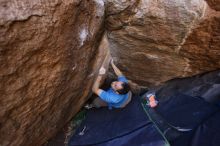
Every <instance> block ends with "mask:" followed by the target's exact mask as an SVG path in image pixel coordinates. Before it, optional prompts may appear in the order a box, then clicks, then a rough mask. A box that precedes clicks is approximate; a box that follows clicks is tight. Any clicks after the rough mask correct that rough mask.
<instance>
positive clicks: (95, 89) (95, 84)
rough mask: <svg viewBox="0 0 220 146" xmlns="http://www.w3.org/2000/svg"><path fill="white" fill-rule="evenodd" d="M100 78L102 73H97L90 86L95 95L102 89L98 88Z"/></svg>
mask: <svg viewBox="0 0 220 146" xmlns="http://www.w3.org/2000/svg"><path fill="white" fill-rule="evenodd" d="M101 80H102V75H98V77H97V79H96V81H95V83H94V84H93V87H92V92H93V93H95V94H96V95H98V96H99V95H100V94H101V92H102V90H101V89H100V88H99V87H100V83H101Z"/></svg>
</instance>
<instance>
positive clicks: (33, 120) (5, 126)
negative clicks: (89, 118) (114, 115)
mask: <svg viewBox="0 0 220 146" xmlns="http://www.w3.org/2000/svg"><path fill="white" fill-rule="evenodd" d="M103 16H104V3H103V2H102V1H101V0H100V1H98V0H73V1H70V0H49V1H42V0H31V1H30V0H20V1H17V0H1V2H0V62H1V63H0V95H1V96H0V145H1V146H34V145H40V144H42V143H43V142H45V141H46V140H47V139H49V138H50V137H51V136H52V135H54V134H55V132H57V130H59V129H60V128H61V127H63V125H64V124H65V123H66V122H67V121H68V120H70V118H71V117H72V116H73V115H74V114H75V113H76V112H77V111H78V110H79V109H80V107H81V106H82V104H83V103H84V102H85V101H86V99H85V98H86V96H87V95H88V93H89V91H90V88H91V85H92V83H93V80H94V75H95V74H96V73H95V72H97V70H98V67H100V64H101V63H102V62H103V59H104V57H105V55H106V52H105V51H104V50H100V51H98V49H97V48H98V45H99V42H100V40H101V37H102V34H103V30H104V27H103V24H104V23H103V20H104V17H103ZM97 55H98V56H99V57H98V59H97Z"/></svg>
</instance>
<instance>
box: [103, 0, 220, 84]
mask: <svg viewBox="0 0 220 146" xmlns="http://www.w3.org/2000/svg"><path fill="white" fill-rule="evenodd" d="M210 1H211V0H210ZM215 2H217V1H215ZM218 5H220V3H218ZM107 29H108V38H109V42H110V49H111V54H112V57H113V58H114V59H115V60H116V62H117V63H118V64H119V67H120V68H121V69H122V71H123V72H124V73H125V75H127V76H128V78H129V79H131V80H134V81H136V82H138V83H141V84H144V85H158V84H161V83H163V82H164V81H167V80H170V79H173V78H178V77H186V76H191V75H194V74H198V73H203V72H207V71H211V70H215V69H217V68H219V67H220V59H219V58H220V13H219V12H218V11H215V10H214V9H212V8H210V7H209V6H208V5H207V3H206V1H204V0H169V1H164V0H157V1H155V0H148V1H146V0H130V1H116V0H108V3H107Z"/></svg>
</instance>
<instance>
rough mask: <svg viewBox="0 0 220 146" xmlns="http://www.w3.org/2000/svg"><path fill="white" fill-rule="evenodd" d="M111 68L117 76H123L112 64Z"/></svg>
mask: <svg viewBox="0 0 220 146" xmlns="http://www.w3.org/2000/svg"><path fill="white" fill-rule="evenodd" d="M112 68H113V70H114V72H115V74H116V75H117V76H122V75H123V74H122V72H121V71H120V70H119V69H118V68H117V66H116V65H115V64H114V63H112Z"/></svg>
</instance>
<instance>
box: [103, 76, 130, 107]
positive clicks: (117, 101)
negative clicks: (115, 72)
mask: <svg viewBox="0 0 220 146" xmlns="http://www.w3.org/2000/svg"><path fill="white" fill-rule="evenodd" d="M118 81H121V82H125V83H128V80H127V79H126V78H125V76H119V77H118ZM99 96H100V98H101V99H102V100H104V101H105V102H107V103H108V106H109V107H110V108H111V107H115V108H120V107H121V105H122V104H123V103H125V101H126V100H127V99H128V93H127V94H117V93H115V91H114V90H113V89H112V88H109V89H108V90H107V91H104V90H103V91H102V92H101V93H100V95H99Z"/></svg>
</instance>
